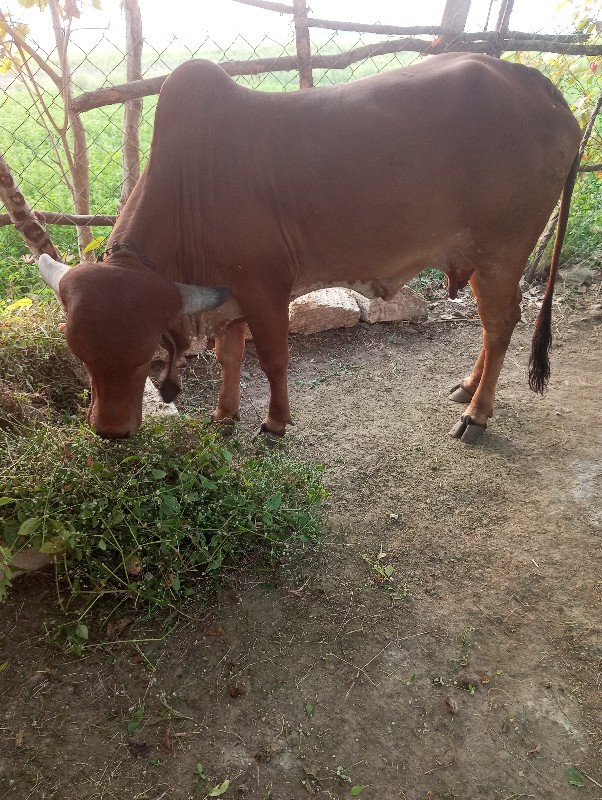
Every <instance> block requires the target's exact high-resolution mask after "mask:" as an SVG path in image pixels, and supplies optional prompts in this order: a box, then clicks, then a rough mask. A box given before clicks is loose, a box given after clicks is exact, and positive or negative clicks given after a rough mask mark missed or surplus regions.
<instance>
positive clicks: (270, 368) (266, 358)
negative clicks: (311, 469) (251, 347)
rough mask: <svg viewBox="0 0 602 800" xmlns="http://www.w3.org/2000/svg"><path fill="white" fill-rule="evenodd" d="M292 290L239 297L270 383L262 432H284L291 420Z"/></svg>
mask: <svg viewBox="0 0 602 800" xmlns="http://www.w3.org/2000/svg"><path fill="white" fill-rule="evenodd" d="M289 300H290V294H289V293H286V295H285V294H284V293H283V294H282V295H280V296H277V297H275V296H271V297H270V296H262V297H260V298H257V301H256V302H253V299H252V298H247V299H246V301H245V302H242V301H239V302H240V305H241V306H242V308H243V311H244V313H245V318H246V320H247V322H248V324H249V328H250V329H251V333H252V334H253V342H254V343H255V348H256V350H257V357H258V359H259V364H260V366H261V368H262V370H263V371H264V372H265V374H266V376H267V379H268V381H269V383H270V404H269V407H268V413H267V416H266V417H265V419H264V420H263V422H262V423H261V428H260V432H261V433H268V434H269V433H271V434H274V435H276V436H283V435H284V433H285V431H286V426H287V424H288V423H292V420H291V410H290V404H289V399H288V387H287V370H288V362H289V352H288V305H289Z"/></svg>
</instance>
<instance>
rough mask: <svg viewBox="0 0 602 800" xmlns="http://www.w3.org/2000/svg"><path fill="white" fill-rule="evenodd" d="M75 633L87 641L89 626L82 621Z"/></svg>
mask: <svg viewBox="0 0 602 800" xmlns="http://www.w3.org/2000/svg"><path fill="white" fill-rule="evenodd" d="M75 635H76V636H79V638H80V639H85V640H86V641H87V639H88V626H87V625H84V623H83V622H80V624H79V625H78V626H77V628H76V629H75Z"/></svg>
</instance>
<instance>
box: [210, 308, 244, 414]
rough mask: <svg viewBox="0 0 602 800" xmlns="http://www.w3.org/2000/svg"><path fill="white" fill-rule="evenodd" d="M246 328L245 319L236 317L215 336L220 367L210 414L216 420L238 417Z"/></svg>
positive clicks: (216, 354) (216, 353)
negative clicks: (215, 398)
mask: <svg viewBox="0 0 602 800" xmlns="http://www.w3.org/2000/svg"><path fill="white" fill-rule="evenodd" d="M246 330H247V323H246V322H245V320H244V319H237V320H235V321H234V322H232V323H231V324H230V325H229V326H228V327H227V328H226V331H225V332H224V333H223V334H221V335H220V336H216V337H215V356H216V358H217V360H218V361H219V363H220V365H221V368H222V385H221V387H220V392H219V400H218V401H217V407H216V409H215V411H214V412H213V414H212V415H211V418H212V419H214V420H215V421H216V422H224V421H229V420H238V419H240V367H241V364H242V357H243V353H244V350H245V333H246Z"/></svg>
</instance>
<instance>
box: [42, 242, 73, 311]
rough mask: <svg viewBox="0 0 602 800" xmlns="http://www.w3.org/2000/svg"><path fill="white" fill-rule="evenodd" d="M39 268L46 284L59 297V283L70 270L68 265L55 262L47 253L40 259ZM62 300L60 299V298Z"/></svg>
mask: <svg viewBox="0 0 602 800" xmlns="http://www.w3.org/2000/svg"><path fill="white" fill-rule="evenodd" d="M38 267H39V269H40V274H41V276H42V279H43V281H44V283H46V284H47V285H48V286H50V288H51V289H52V290H53V291H54V293H55V294H56V296H57V297H59V283H60V282H61V278H62V277H63V275H64V274H65V273H66V272H67V271H68V270H69V267H68V266H67V265H66V264H61V262H60V261H55V260H54V258H51V257H50V256H49V255H48V254H47V253H42V255H41V256H40V257H39V258H38ZM59 300H60V297H59Z"/></svg>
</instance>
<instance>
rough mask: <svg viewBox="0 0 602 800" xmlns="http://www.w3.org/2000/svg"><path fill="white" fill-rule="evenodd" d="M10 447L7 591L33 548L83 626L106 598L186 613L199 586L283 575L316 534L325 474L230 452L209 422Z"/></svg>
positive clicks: (57, 437) (56, 433) (41, 437)
mask: <svg viewBox="0 0 602 800" xmlns="http://www.w3.org/2000/svg"><path fill="white" fill-rule="evenodd" d="M2 439H3V440H2V441H1V442H0V446H1V447H3V448H4V452H5V453H6V454H7V458H5V460H4V464H3V465H2V467H1V468H0V509H1V512H2V529H1V530H2V537H3V540H4V547H3V548H2V553H3V555H4V561H5V563H4V564H2V565H1V566H2V569H3V570H4V577H3V578H2V579H1V580H0V590H2V591H4V592H6V590H7V589H8V587H9V586H10V583H11V570H10V567H7V564H8V562H10V558H11V557H12V556H13V555H14V554H15V553H17V552H20V551H21V550H22V549H23V548H24V547H36V548H39V549H40V550H41V551H42V552H44V553H51V554H56V555H57V556H58V558H57V561H56V570H57V578H58V581H59V585H60V594H61V597H62V598H63V601H64V603H65V607H66V608H67V607H71V606H72V605H73V604H74V603H75V605H76V610H77V619H78V623H81V621H82V620H84V619H85V618H86V616H87V615H88V613H89V610H90V609H91V607H92V606H93V605H94V604H95V603H96V601H97V600H98V599H99V598H106V597H107V596H110V597H111V598H112V599H113V600H114V601H116V603H117V604H119V605H120V606H121V607H122V610H123V604H124V603H126V604H127V605H129V606H130V607H137V608H139V609H142V610H146V611H153V610H155V609H157V608H168V609H170V610H177V609H179V608H180V607H181V606H182V602H183V601H184V600H185V599H186V598H188V597H190V596H193V595H194V594H196V592H197V587H198V581H199V579H200V578H203V577H205V578H206V577H207V576H211V575H219V574H223V573H224V572H227V571H228V570H229V569H232V568H234V567H238V566H240V565H241V564H242V563H245V564H248V563H254V564H256V565H257V564H258V563H260V564H262V565H266V564H274V563H275V562H276V561H277V560H278V559H280V558H281V557H283V556H285V555H286V554H287V553H288V552H289V551H290V549H291V548H293V547H295V546H298V545H299V544H305V543H307V542H309V541H310V540H312V539H314V538H315V536H316V534H317V531H318V516H317V514H316V512H317V510H318V509H319V507H320V504H321V501H322V498H323V496H324V492H323V489H322V487H321V483H320V480H319V470H317V469H315V468H313V467H311V466H309V465H306V464H302V463H300V462H294V461H292V460H290V459H287V458H286V457H284V456H283V455H281V454H279V453H277V452H273V451H270V450H264V448H263V445H261V444H253V443H251V442H249V441H245V440H244V439H240V438H235V439H229V440H228V447H227V448H226V447H225V446H224V445H223V443H222V442H221V441H220V439H219V436H218V434H216V432H215V431H214V430H213V429H212V428H211V427H210V426H209V423H208V421H206V420H205V421H203V420H198V419H193V418H186V417H175V418H174V417H163V418H155V419H153V420H151V421H149V422H147V423H146V424H145V425H144V426H143V429H142V430H141V432H140V433H139V434H138V435H137V436H136V437H135V439H133V440H130V441H125V442H119V443H113V442H105V441H103V440H101V439H99V438H98V437H96V436H95V435H94V434H93V433H92V432H91V431H90V430H88V429H87V428H85V427H83V426H78V425H75V424H71V425H63V426H60V427H59V426H49V425H38V426H35V427H34V428H33V430H32V431H31V433H30V434H29V435H25V436H24V435H18V436H15V435H13V434H12V433H11V432H5V433H4V434H3V437H2ZM0 563H1V562H0Z"/></svg>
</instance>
